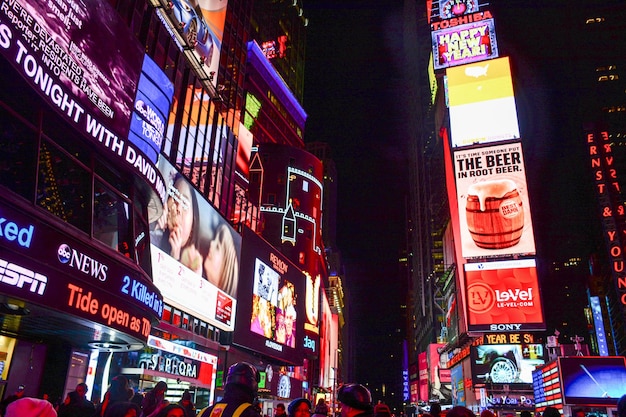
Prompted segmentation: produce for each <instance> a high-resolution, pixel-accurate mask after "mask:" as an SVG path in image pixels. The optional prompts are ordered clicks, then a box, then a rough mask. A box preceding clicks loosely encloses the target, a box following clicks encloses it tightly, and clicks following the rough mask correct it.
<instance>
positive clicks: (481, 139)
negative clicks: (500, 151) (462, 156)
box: [435, 57, 520, 147]
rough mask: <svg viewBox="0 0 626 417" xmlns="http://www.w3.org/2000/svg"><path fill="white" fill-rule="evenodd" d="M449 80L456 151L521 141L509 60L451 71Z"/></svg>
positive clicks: (472, 65)
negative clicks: (479, 145) (477, 146)
mask: <svg viewBox="0 0 626 417" xmlns="http://www.w3.org/2000/svg"><path fill="white" fill-rule="evenodd" d="M435 62H436V60H435ZM446 76H447V86H448V90H447V91H448V100H449V105H450V129H451V136H452V147H460V146H467V145H475V144H482V143H489V142H496V141H500V140H508V139H519V137H520V132H519V124H518V121H517V108H516V106H515V97H514V94H513V80H512V78H511V68H510V65H509V58H508V57H504V58H497V59H492V60H488V61H482V62H479V63H474V64H467V65H461V66H457V67H452V68H448V69H447V70H446Z"/></svg>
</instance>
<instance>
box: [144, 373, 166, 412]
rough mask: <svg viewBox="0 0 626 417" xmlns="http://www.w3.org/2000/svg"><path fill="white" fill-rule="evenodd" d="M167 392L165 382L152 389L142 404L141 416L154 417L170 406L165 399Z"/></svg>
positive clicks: (158, 383)
mask: <svg viewBox="0 0 626 417" xmlns="http://www.w3.org/2000/svg"><path fill="white" fill-rule="evenodd" d="M165 391H167V384H166V383H165V382H164V381H159V382H157V384H156V385H155V386H154V388H152V391H150V392H148V393H147V394H146V395H145V397H144V399H143V402H142V403H141V415H142V416H143V417H154V416H156V415H157V414H158V412H159V411H160V410H161V409H162V408H163V407H165V406H167V405H168V404H169V402H168V401H167V400H166V399H165Z"/></svg>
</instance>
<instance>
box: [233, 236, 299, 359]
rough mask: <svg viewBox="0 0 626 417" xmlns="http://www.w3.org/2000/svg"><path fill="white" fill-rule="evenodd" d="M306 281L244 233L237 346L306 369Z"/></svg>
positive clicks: (257, 239) (276, 254) (267, 247)
mask: <svg viewBox="0 0 626 417" xmlns="http://www.w3.org/2000/svg"><path fill="white" fill-rule="evenodd" d="M305 279H306V277H305V275H304V273H303V272H302V271H301V270H300V269H298V267H297V266H295V265H294V264H293V263H292V262H291V261H289V260H288V259H287V258H286V257H285V256H284V255H282V254H281V253H280V252H279V251H278V250H276V249H275V248H273V247H272V246H271V245H270V244H269V243H267V242H266V241H265V240H264V239H263V238H261V237H260V236H258V235H257V234H256V233H254V232H253V231H252V230H251V229H248V228H244V232H243V243H242V247H241V274H240V279H239V291H238V299H237V301H238V303H239V306H238V308H237V326H236V328H235V332H234V334H233V343H234V344H236V345H239V346H241V347H244V348H247V349H251V350H253V351H255V352H259V353H260V354H262V355H265V356H269V357H272V358H275V359H278V360H279V361H281V362H282V363H286V364H291V365H302V362H303V360H304V356H305V352H306V350H305V343H306V340H307V336H306V334H305V331H304V323H305V321H306V311H305V297H306V283H305Z"/></svg>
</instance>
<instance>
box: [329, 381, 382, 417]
mask: <svg viewBox="0 0 626 417" xmlns="http://www.w3.org/2000/svg"><path fill="white" fill-rule="evenodd" d="M337 401H339V405H340V406H341V417H354V416H362V417H370V416H373V413H374V407H372V394H371V393H370V391H369V390H368V389H367V388H365V387H364V386H363V385H361V384H346V385H342V386H341V387H340V388H339V390H338V391H337Z"/></svg>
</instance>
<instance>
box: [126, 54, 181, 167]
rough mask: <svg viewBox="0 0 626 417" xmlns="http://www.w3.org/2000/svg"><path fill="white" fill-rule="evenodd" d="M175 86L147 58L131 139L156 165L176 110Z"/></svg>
mask: <svg viewBox="0 0 626 417" xmlns="http://www.w3.org/2000/svg"><path fill="white" fill-rule="evenodd" d="M173 95H174V85H173V84H172V83H171V82H170V80H169V79H168V78H167V76H166V75H165V73H164V72H163V71H161V68H159V66H158V65H157V64H156V63H155V62H154V61H153V60H152V59H151V58H150V57H149V56H148V55H146V56H145V58H144V60H143V65H142V67H141V76H140V77H139V85H138V88H137V96H136V97H135V104H134V106H133V113H132V117H131V122H130V132H129V133H128V139H129V140H130V141H131V142H133V143H134V144H135V145H136V146H137V148H139V149H141V150H142V151H143V153H145V154H146V156H147V157H148V159H150V160H151V161H152V162H154V163H156V161H157V159H158V157H159V152H160V151H161V146H162V143H163V138H164V136H165V128H166V126H167V117H168V116H169V111H170V107H171V106H172V96H173Z"/></svg>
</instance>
